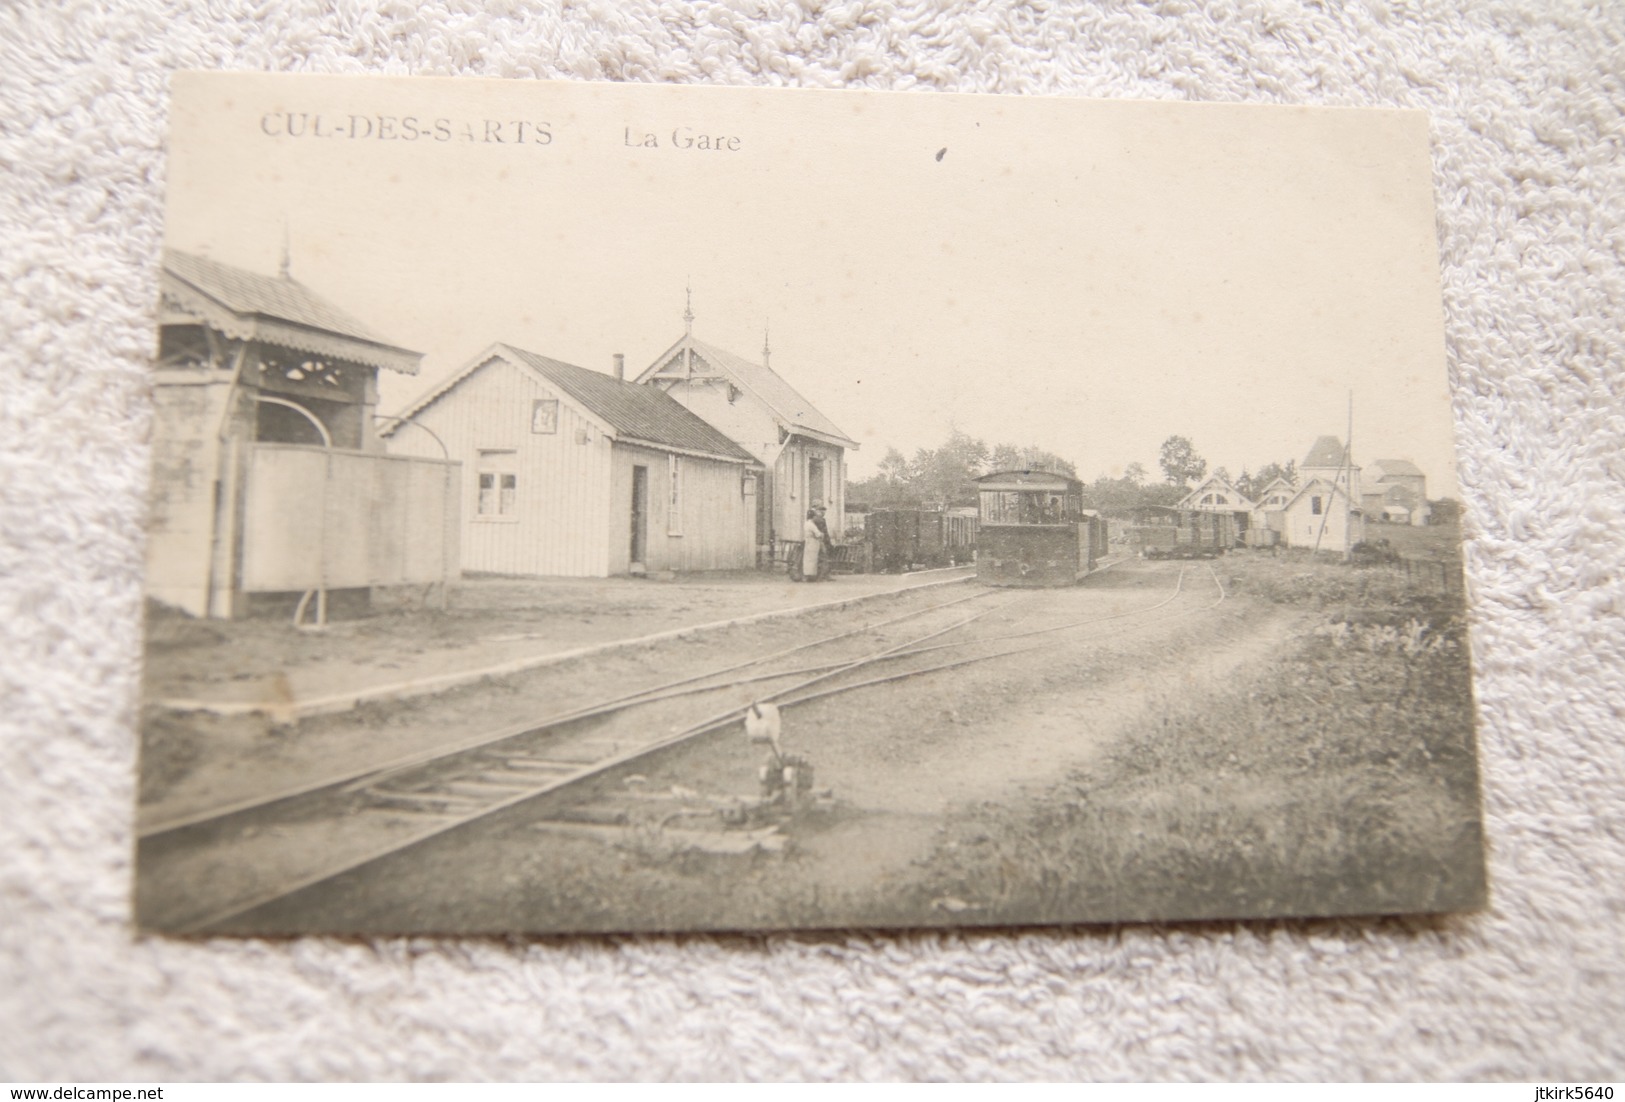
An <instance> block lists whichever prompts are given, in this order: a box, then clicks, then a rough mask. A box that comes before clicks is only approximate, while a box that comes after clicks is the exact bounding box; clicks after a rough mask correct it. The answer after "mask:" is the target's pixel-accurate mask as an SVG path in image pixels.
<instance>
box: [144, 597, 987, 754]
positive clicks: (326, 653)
mask: <svg viewBox="0 0 1625 1102" xmlns="http://www.w3.org/2000/svg"><path fill="white" fill-rule="evenodd" d="M974 575H975V569H974V567H950V568H946V569H940V570H926V571H920V572H917V573H912V574H855V575H843V576H838V577H836V578H834V579H831V580H827V581H823V582H816V583H811V584H809V583H792V582H790V581H789V580H788V579H787V578H785V577H784V576H783V575H772V574H764V573H761V572H756V571H739V572H727V573H715V574H691V575H683V576H679V577H676V578H673V579H671V580H664V581H663V580H656V579H637V578H607V579H604V578H593V579H580V578H536V579H517V578H470V579H464V580H463V581H461V582H459V583H457V584H456V585H455V586H453V587H452V589H451V590H450V592H449V593H448V595H447V606H448V607H447V609H446V610H445V611H432V612H431V611H418V612H395V613H383V614H378V615H373V616H368V617H363V618H359V619H355V620H347V621H339V622H334V623H331V624H328V625H326V626H325V627H323V628H321V629H310V628H295V627H294V626H293V625H292V624H291V623H288V622H286V621H275V620H265V619H255V620H246V621H231V622H218V621H197V620H183V619H181V618H179V617H173V618H172V617H160V618H156V619H154V620H151V621H149V623H148V646H147V656H146V657H147V662H146V672H145V679H146V693H145V699H146V702H147V704H148V705H149V706H157V707H159V708H161V709H164V710H166V711H171V712H183V713H205V714H211V715H218V716H244V715H264V716H268V717H269V718H271V719H272V720H273V721H274V722H279V723H288V722H293V721H295V720H298V719H302V718H305V717H307V716H315V715H326V714H333V713H336V712H344V711H348V710H350V709H352V708H355V707H358V706H360V705H363V704H367V703H371V702H382V701H389V700H402V699H408V698H411V697H415V696H422V695H426V694H430V693H435V692H443V691H445V690H447V689H452V688H456V687H458V686H460V685H466V684H471V683H473V682H476V681H479V680H481V679H482V678H487V677H500V676H504V675H507V674H514V673H521V672H524V671H526V670H531V669H537V668H540V667H543V666H547V665H550V664H554V663H558V662H564V661H568V660H571V659H575V658H581V657H586V656H590V655H593V654H596V653H602V652H606V651H609V650H612V649H616V648H620V647H629V646H644V645H649V644H655V643H659V642H661V641H663V640H669V639H678V638H682V637H684V636H688V635H693V634H696V633H701V632H707V631H714V630H721V629H724V628H727V627H731V626H735V625H739V624H746V623H752V622H755V621H759V620H765V619H770V618H774V617H783V616H794V615H797V614H799V613H804V612H808V611H812V610H815V609H826V608H840V607H843V606H848V605H853V604H858V603H861V602H864V601H870V600H875V599H878V598H883V597H887V596H892V595H895V594H898V593H902V592H905V591H908V590H913V589H920V588H924V587H932V586H944V585H954V584H957V583H961V582H964V581H967V580H969V579H970V578H972V577H973V576H974Z"/></svg>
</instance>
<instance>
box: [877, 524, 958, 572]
mask: <svg viewBox="0 0 1625 1102" xmlns="http://www.w3.org/2000/svg"><path fill="white" fill-rule="evenodd" d="M864 539H865V541H867V542H868V544H869V545H870V548H871V549H872V550H871V555H872V560H871V561H872V562H873V564H874V567H873V568H874V569H875V570H877V571H881V572H890V573H897V572H900V571H904V570H908V569H910V568H911V567H921V566H923V567H932V566H953V565H956V564H958V563H962V562H970V561H971V559H972V558H974V557H975V555H976V540H977V518H975V517H968V516H959V515H956V514H954V513H943V512H933V511H931V510H926V509H880V510H876V511H875V512H872V513H870V514H869V519H868V520H867V521H865V522H864Z"/></svg>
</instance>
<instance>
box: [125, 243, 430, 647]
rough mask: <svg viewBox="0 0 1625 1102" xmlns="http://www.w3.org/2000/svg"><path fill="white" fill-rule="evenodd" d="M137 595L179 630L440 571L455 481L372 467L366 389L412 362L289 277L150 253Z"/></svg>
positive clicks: (418, 462) (422, 468)
mask: <svg viewBox="0 0 1625 1102" xmlns="http://www.w3.org/2000/svg"><path fill="white" fill-rule="evenodd" d="M159 285H160V295H161V298H160V306H159V351H158V363H157V368H156V371H155V373H154V380H153V381H154V388H153V402H154V407H155V408H154V423H153V444H152V451H153V460H152V462H153V468H152V469H153V480H152V498H151V513H150V516H151V520H150V524H149V537H148V543H147V592H148V595H149V596H150V597H152V598H153V599H154V600H156V601H158V602H160V603H161V604H163V605H166V606H169V607H172V608H175V609H179V610H181V611H183V612H186V613H189V614H191V615H194V616H211V617H217V618H228V617H233V616H239V615H242V614H244V613H245V612H247V611H248V610H249V608H250V607H251V605H253V604H254V603H256V602H257V601H258V600H259V599H261V598H262V597H266V596H275V597H282V596H284V595H288V594H292V595H294V596H295V598H296V599H297V600H298V607H299V608H304V607H305V605H306V599H309V598H314V601H313V607H314V608H316V609H318V610H320V612H319V615H320V614H325V610H326V607H327V598H328V595H329V594H330V593H335V592H343V593H345V594H347V595H350V596H360V597H363V598H365V597H369V596H370V594H371V591H372V589H373V588H375V587H380V586H392V585H404V586H420V585H425V584H427V585H429V586H431V587H432V586H435V585H443V584H444V582H446V581H447V580H448V579H450V578H451V577H454V576H455V574H456V571H457V554H458V549H457V530H456V522H455V518H456V515H457V480H456V471H455V466H454V464H451V463H448V462H446V461H445V460H444V459H443V458H440V457H434V458H424V459H410V458H399V457H394V456H390V455H387V454H385V451H384V447H383V444H382V443H381V441H380V440H379V437H378V435H377V433H376V432H375V431H374V410H375V409H376V407H377V403H378V376H379V372H382V371H393V372H397V373H399V374H402V375H413V374H416V373H417V371H418V367H419V364H420V362H421V360H422V356H421V355H420V354H419V353H417V352H413V351H410V350H408V349H405V348H401V347H399V346H398V345H396V344H394V343H392V342H391V341H389V340H387V339H386V338H384V337H382V336H380V335H379V334H377V333H375V332H373V331H372V330H371V329H370V328H368V327H367V326H366V325H365V324H364V323H362V322H361V321H359V320H358V319H356V318H354V317H352V316H351V315H350V314H349V313H347V312H346V311H345V310H344V309H343V308H342V307H340V306H339V305H337V304H336V303H334V302H332V301H330V300H328V299H327V298H325V297H323V296H321V295H318V294H317V293H316V292H315V291H313V290H311V289H310V288H308V287H306V286H305V285H304V284H302V283H300V282H299V281H298V280H296V279H294V278H293V277H292V275H291V274H290V271H289V264H288V261H287V259H286V257H284V260H283V264H282V268H281V271H280V273H279V274H278V275H275V276H268V275H263V274H261V273H258V272H252V271H248V270H245V269H242V268H237V267H234V266H232V265H229V264H224V263H221V262H219V261H216V260H212V259H209V258H207V257H203V256H195V255H192V254H190V253H184V252H178V251H174V250H169V251H166V252H165V254H164V259H163V268H162V271H161V273H160V277H159Z"/></svg>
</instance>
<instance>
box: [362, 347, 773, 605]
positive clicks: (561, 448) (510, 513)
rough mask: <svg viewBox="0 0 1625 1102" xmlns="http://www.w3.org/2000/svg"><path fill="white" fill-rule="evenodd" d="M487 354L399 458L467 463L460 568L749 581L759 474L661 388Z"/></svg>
mask: <svg viewBox="0 0 1625 1102" xmlns="http://www.w3.org/2000/svg"><path fill="white" fill-rule="evenodd" d="M624 362H625V361H624V359H623V358H622V357H620V356H617V357H615V369H614V371H613V372H603V371H592V370H589V369H588V368H584V367H577V366H575V365H573V364H567V363H563V362H561V361H559V360H555V359H551V358H549V357H547V356H542V355H539V354H537V353H534V352H529V351H526V350H525V349H522V348H516V347H514V346H513V345H509V344H500V343H499V344H494V345H492V346H490V347H489V348H487V349H485V350H484V351H482V352H481V353H479V354H478V355H477V356H474V357H473V358H471V359H470V360H468V361H467V363H466V364H465V365H464V366H463V367H462V368H461V369H460V370H458V371H456V372H454V373H453V374H452V375H451V376H450V377H448V378H447V379H446V380H445V381H444V382H442V383H440V384H439V385H438V386H435V387H432V388H431V389H430V390H429V391H428V392H427V393H425V394H423V395H421V396H420V397H419V398H418V399H417V400H416V401H414V402H412V403H411V404H409V405H408V406H406V408H405V409H403V410H402V411H401V413H400V414H399V416H398V419H397V420H395V421H394V422H393V423H392V424H390V425H389V426H388V427H387V429H386V430H385V435H386V436H387V438H388V442H389V448H390V451H391V452H392V453H394V454H398V455H412V456H444V457H446V458H449V459H452V460H455V461H457V462H459V463H461V465H462V467H461V470H462V472H463V473H462V490H463V502H464V506H463V509H462V518H461V532H462V547H463V556H462V563H463V568H464V569H465V570H469V571H479V572H485V573H493V574H507V575H534V576H564V577H588V578H602V577H609V576H611V575H618V574H628V573H631V574H641V573H646V572H648V573H652V572H655V571H666V570H675V571H699V570H724V569H744V568H748V567H750V566H752V565H753V563H754V548H753V539H754V532H755V517H756V511H757V505H756V497H757V493H758V485H759V483H760V480H761V479H760V476H761V469H762V468H761V464H760V463H759V462H757V460H756V459H755V457H753V456H752V455H751V453H750V452H748V451H746V450H745V449H744V448H742V447H740V446H739V445H738V444H736V443H735V442H734V441H733V440H730V439H729V438H728V437H727V436H726V435H725V434H723V433H722V432H721V431H719V430H718V429H717V428H715V427H713V426H712V425H710V424H708V423H706V422H705V421H704V420H702V419H701V418H700V417H697V416H696V415H694V414H693V413H691V412H689V411H688V410H686V409H684V408H683V407H682V405H681V404H679V403H678V402H677V401H676V400H675V399H673V398H671V397H670V396H668V395H666V394H665V393H663V392H662V391H661V390H659V389H657V388H655V387H646V386H638V385H635V384H634V383H632V382H629V381H627V380H626V379H625V378H624V374H625V372H624V367H623V365H624Z"/></svg>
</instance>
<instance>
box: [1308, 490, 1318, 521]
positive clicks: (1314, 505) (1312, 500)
mask: <svg viewBox="0 0 1625 1102" xmlns="http://www.w3.org/2000/svg"><path fill="white" fill-rule="evenodd" d="M1309 511H1310V512H1311V513H1313V514H1314V515H1315V516H1317V517H1318V516H1320V495H1319V494H1311V495H1310V497H1309Z"/></svg>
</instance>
